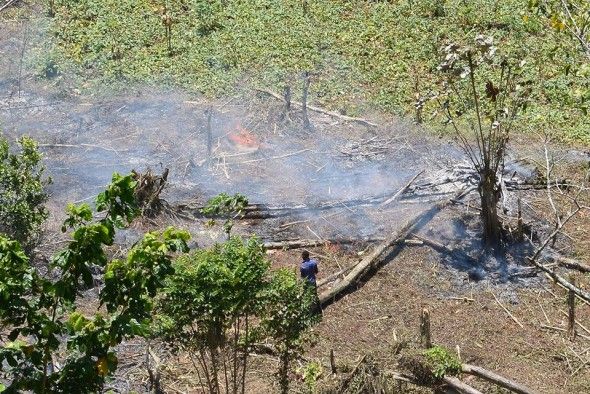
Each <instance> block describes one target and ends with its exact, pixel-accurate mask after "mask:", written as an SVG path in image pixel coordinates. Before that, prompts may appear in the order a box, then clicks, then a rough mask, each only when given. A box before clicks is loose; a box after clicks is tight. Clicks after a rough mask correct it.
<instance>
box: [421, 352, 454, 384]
mask: <svg viewBox="0 0 590 394" xmlns="http://www.w3.org/2000/svg"><path fill="white" fill-rule="evenodd" d="M424 355H425V356H426V358H427V360H428V361H429V362H430V363H431V368H432V374H433V375H434V376H436V377H437V378H444V377H445V376H449V375H450V376H453V375H458V374H459V373H460V372H461V361H459V359H458V358H457V357H456V356H455V355H454V354H452V353H451V352H449V351H448V350H447V349H445V348H443V347H441V346H433V347H431V348H430V349H428V350H426V351H424Z"/></svg>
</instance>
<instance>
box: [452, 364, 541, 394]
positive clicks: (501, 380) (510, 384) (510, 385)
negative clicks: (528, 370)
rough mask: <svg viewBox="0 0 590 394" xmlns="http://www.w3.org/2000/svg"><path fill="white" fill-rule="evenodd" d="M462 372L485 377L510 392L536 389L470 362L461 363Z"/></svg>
mask: <svg viewBox="0 0 590 394" xmlns="http://www.w3.org/2000/svg"><path fill="white" fill-rule="evenodd" d="M462 372H463V373H466V374H469V375H473V376H477V377H479V378H482V379H485V380H487V381H488V382H491V383H494V384H496V385H498V386H500V387H504V388H505V389H508V390H510V391H512V392H515V393H519V394H536V391H534V390H532V389H530V388H528V387H526V386H523V385H522V384H520V383H516V382H515V381H513V380H510V379H507V378H505V377H503V376H500V375H498V374H496V373H494V372H492V371H488V370H487V369H484V368H481V367H477V366H475V365H470V364H463V367H462Z"/></svg>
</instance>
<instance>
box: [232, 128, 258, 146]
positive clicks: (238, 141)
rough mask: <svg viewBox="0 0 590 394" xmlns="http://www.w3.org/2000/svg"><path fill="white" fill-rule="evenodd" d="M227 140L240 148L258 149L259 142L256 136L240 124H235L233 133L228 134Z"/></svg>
mask: <svg viewBox="0 0 590 394" xmlns="http://www.w3.org/2000/svg"><path fill="white" fill-rule="evenodd" d="M228 139H229V140H230V141H231V142H232V143H234V144H235V145H238V146H239V147H242V148H255V149H257V148H258V147H260V142H259V141H258V139H257V138H256V136H255V135H254V134H253V133H252V132H251V131H250V130H248V129H246V128H245V127H243V126H242V125H241V124H239V123H238V124H237V125H236V127H235V129H234V131H232V132H230V133H229V135H228Z"/></svg>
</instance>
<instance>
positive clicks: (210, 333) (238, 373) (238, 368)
mask: <svg viewBox="0 0 590 394" xmlns="http://www.w3.org/2000/svg"><path fill="white" fill-rule="evenodd" d="M268 269H269V262H268V261H267V259H266V255H265V251H264V248H263V246H262V244H261V242H260V241H259V240H258V239H257V238H250V239H249V240H247V241H244V240H242V239H241V238H239V237H236V236H234V237H231V238H230V239H229V240H228V241H227V242H225V243H222V244H217V245H215V246H213V247H212V248H210V249H204V250H198V251H195V252H193V253H192V254H190V255H186V256H181V257H180V258H179V259H177V260H176V261H175V263H174V270H175V273H174V274H173V275H172V276H170V277H169V278H168V279H167V280H166V288H165V290H164V292H163V294H162V296H161V297H160V299H159V301H158V311H159V313H160V327H159V329H160V334H161V335H162V336H163V337H164V338H165V339H166V340H167V341H168V342H169V343H170V344H171V345H173V346H176V347H180V348H184V349H187V350H188V351H189V354H191V355H195V354H198V355H199V356H198V359H199V363H200V364H201V365H200V368H202V369H203V370H204V371H203V372H204V373H201V374H200V375H199V376H200V377H201V378H204V381H202V384H206V385H207V386H208V388H209V390H210V391H211V392H215V393H218V392H219V391H220V380H221V379H222V376H220V374H221V370H222V366H225V365H227V364H229V365H232V366H233V367H232V368H231V370H230V371H227V369H226V368H225V367H224V368H223V370H224V374H226V375H225V379H228V376H230V378H229V380H230V381H231V382H232V386H231V387H226V390H227V391H228V392H231V391H232V390H233V389H236V390H237V389H238V388H239V387H242V386H243V385H244V376H245V375H243V372H242V371H245V368H246V364H247V355H248V346H249V338H250V336H249V332H250V325H251V321H252V319H253V318H254V317H255V316H257V314H258V313H259V310H260V308H261V301H262V298H261V297H262V293H263V290H264V289H265V286H266V280H265V278H266V275H267V272H268Z"/></svg>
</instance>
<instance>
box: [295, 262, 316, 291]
mask: <svg viewBox="0 0 590 394" xmlns="http://www.w3.org/2000/svg"><path fill="white" fill-rule="evenodd" d="M299 271H300V272H301V278H303V279H305V280H307V281H308V282H309V284H311V285H313V286H316V280H315V274H317V273H318V263H317V262H316V261H315V260H304V261H303V262H302V263H301V266H300V267H299Z"/></svg>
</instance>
